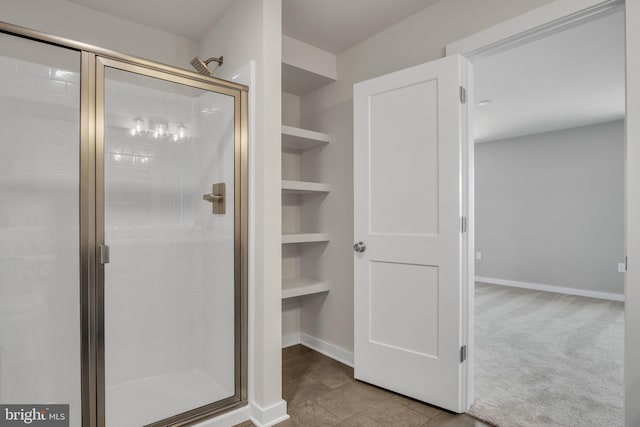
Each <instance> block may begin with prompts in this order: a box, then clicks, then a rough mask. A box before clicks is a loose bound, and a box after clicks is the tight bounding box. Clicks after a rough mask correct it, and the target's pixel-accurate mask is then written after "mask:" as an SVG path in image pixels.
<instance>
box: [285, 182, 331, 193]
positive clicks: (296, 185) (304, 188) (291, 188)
mask: <svg viewBox="0 0 640 427" xmlns="http://www.w3.org/2000/svg"><path fill="white" fill-rule="evenodd" d="M282 191H284V192H287V193H291V194H311V193H328V192H329V191H330V188H329V184H323V183H321V182H307V181H286V180H283V181H282Z"/></svg>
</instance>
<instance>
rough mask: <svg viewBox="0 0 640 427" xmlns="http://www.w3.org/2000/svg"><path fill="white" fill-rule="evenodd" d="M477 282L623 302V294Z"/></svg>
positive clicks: (486, 279)
mask: <svg viewBox="0 0 640 427" xmlns="http://www.w3.org/2000/svg"><path fill="white" fill-rule="evenodd" d="M475 280H476V282H483V283H491V284H492V285H501V286H511V287H513V288H523V289H532V290H535V291H545V292H554V293H556V294H567V295H579V296H582V297H590V298H598V299H606V300H610V301H623V302H624V295H623V294H614V293H611V292H598V291H587V290H584V289H576V288H563V287H561V286H553V285H542V284H540V283H529V282H517V281H515V280H505V279H494V278H493V277H480V276H476V277H475Z"/></svg>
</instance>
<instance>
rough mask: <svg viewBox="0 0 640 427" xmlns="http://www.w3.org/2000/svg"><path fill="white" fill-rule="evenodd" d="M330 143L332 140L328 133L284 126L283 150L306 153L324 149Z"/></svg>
mask: <svg viewBox="0 0 640 427" xmlns="http://www.w3.org/2000/svg"><path fill="white" fill-rule="evenodd" d="M329 142H331V138H330V137H329V135H327V134H326V133H321V132H314V131H311V130H306V129H300V128H296V127H293V126H287V125H282V148H283V149H288V150H297V151H305V150H309V149H311V148H316V147H322V146H324V145H326V144H328V143H329Z"/></svg>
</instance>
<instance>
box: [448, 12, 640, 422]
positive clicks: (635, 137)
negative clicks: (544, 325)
mask: <svg viewBox="0 0 640 427" xmlns="http://www.w3.org/2000/svg"><path fill="white" fill-rule="evenodd" d="M623 7H625V2H624V0H556V1H554V2H553V3H550V4H548V5H545V6H542V7H540V8H538V9H534V10H532V11H530V12H528V13H526V14H524V15H521V16H518V17H516V18H513V19H510V20H508V21H505V22H503V23H501V24H498V25H496V26H493V27H490V28H488V29H486V30H483V31H480V32H478V33H476V34H473V35H471V36H469V37H466V38H464V39H462V40H459V41H456V42H454V43H450V44H448V45H447V47H446V54H447V56H449V55H453V54H460V55H462V56H464V57H466V58H467V59H469V60H470V61H472V62H473V60H474V59H476V58H480V57H486V56H491V55H493V54H496V53H498V52H502V51H505V50H508V49H511V48H513V47H515V46H518V45H520V44H523V43H526V42H529V41H532V40H535V39H538V38H542V37H545V36H547V35H549V34H552V33H554V32H557V31H561V30H563V29H566V28H568V27H570V26H573V25H577V24H579V23H582V22H585V21H587V20H591V19H596V18H598V17H601V16H603V15H605V14H608V13H612V12H613V11H616V10H619V9H620V8H623ZM625 13H626V22H627V25H626V43H627V46H626V105H627V111H626V122H625V125H626V126H625V127H626V138H625V139H626V140H625V153H626V154H625V155H626V159H625V163H626V170H625V175H626V176H625V200H626V202H625V230H626V232H625V239H626V241H625V246H626V247H625V252H626V255H627V258H628V260H629V264H630V265H631V269H629V270H628V271H627V273H626V274H625V300H626V303H625V324H626V325H632V324H637V323H638V322H640V270H635V271H634V270H633V266H634V265H637V264H636V260H638V262H640V224H639V223H638V222H636V223H634V222H633V221H629V220H628V218H638V217H640V185H638V182H639V180H640V168H639V167H638V166H637V165H638V164H639V162H640V52H639V51H640V45H638V42H639V41H640V29H639V28H638V27H639V26H638V22H640V4H639V3H638V2H637V1H628V2H627V4H626V9H625ZM470 98H471V100H470V102H472V94H471V96H470ZM472 151H473V150H472ZM471 167H472V166H471ZM470 176H471V177H473V171H472V170H470ZM472 180H473V178H472ZM472 184H473V183H471V185H470V190H469V194H464V195H463V197H466V199H467V201H468V203H469V204H470V206H473V185H472ZM469 215H470V218H469V222H470V226H471V228H470V233H469V234H470V235H471V236H470V242H469V245H470V247H471V248H470V253H473V250H474V248H473V235H472V233H473V220H474V217H473V211H472V210H471V209H470V212H469ZM473 264H474V258H473V257H469V266H468V268H470V271H473ZM468 292H469V294H470V295H473V276H471V277H470V278H469V283H468ZM471 298H472V297H471ZM466 315H467V319H463V321H466V322H465V323H466V324H467V327H468V330H469V331H473V305H472V304H470V305H469V310H468V311H467V313H466ZM631 329H632V328H625V372H624V387H625V425H626V426H627V427H632V426H637V425H640V406H639V405H637V402H640V366H639V364H638V362H637V361H638V360H640V336H638V334H637V333H636V334H633V333H632V332H631ZM469 335H470V336H469V337H468V342H469V347H470V348H469V350H470V353H469V356H470V360H469V364H468V365H469V367H468V372H467V375H468V376H469V378H468V382H467V387H468V391H467V396H470V399H469V401H468V402H467V403H468V405H467V407H468V406H470V405H471V404H472V403H473V357H474V353H473V336H472V335H473V334H472V333H469ZM634 362H635V363H634Z"/></svg>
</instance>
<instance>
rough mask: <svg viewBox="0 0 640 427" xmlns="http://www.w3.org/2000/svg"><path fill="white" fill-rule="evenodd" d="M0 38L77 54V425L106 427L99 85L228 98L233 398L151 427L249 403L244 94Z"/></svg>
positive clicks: (68, 44) (185, 74) (208, 81)
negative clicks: (117, 74) (131, 80)
mask: <svg viewBox="0 0 640 427" xmlns="http://www.w3.org/2000/svg"><path fill="white" fill-rule="evenodd" d="M0 32H1V33H6V34H9V35H13V36H18V37H22V38H27V39H31V40H34V41H36V42H42V43H47V44H50V45H54V46H59V47H62V48H67V49H71V50H75V51H78V52H80V54H81V73H80V74H81V75H80V103H81V105H80V183H79V185H80V206H79V208H80V233H79V240H80V254H79V260H80V289H79V294H78V297H79V298H80V301H81V304H80V307H81V313H79V315H80V316H79V318H80V322H81V323H80V328H81V341H82V345H81V347H82V348H81V349H78V350H79V351H80V352H81V371H82V383H81V388H82V391H81V392H82V426H83V427H106V420H105V381H104V378H105V360H104V354H105V348H104V265H103V264H101V263H100V262H99V259H98V258H99V257H98V248H99V246H101V245H104V244H105V241H104V237H105V220H104V208H105V206H104V95H105V94H104V86H105V84H104V80H105V69H106V68H107V67H108V68H114V69H118V70H121V71H126V72H131V73H135V74H138V75H142V76H147V77H151V78H156V79H160V80H165V81H168V82H172V83H177V84H181V85H185V86H191V87H194V88H198V89H202V90H206V91H210V92H215V93H220V94H223V95H227V96H231V97H233V98H234V179H235V185H234V188H235V194H234V201H235V205H234V260H235V261H234V325H235V326H234V343H235V344H234V346H235V348H234V379H235V393H234V395H233V396H231V397H229V398H226V399H223V400H220V401H218V402H212V403H211V404H208V405H205V406H202V407H200V408H196V409H193V410H190V411H188V412H184V413H182V414H178V415H175V416H173V417H170V418H167V419H164V420H161V421H158V422H155V423H153V424H150V425H149V426H148V427H163V426H172V427H179V426H180V427H182V426H189V425H193V424H195V423H198V422H201V421H204V420H205V419H207V418H210V417H212V416H214V415H216V414H219V413H222V412H226V411H230V410H232V409H235V408H238V407H241V406H244V405H246V403H247V345H248V339H247V322H248V318H247V304H248V297H247V286H248V262H247V255H248V157H247V155H248V96H247V91H248V88H247V87H246V86H244V85H240V84H237V83H234V82H229V81H226V80H222V79H217V78H214V77H208V76H204V75H201V74H197V73H194V72H191V71H188V70H183V69H180V68H176V67H171V66H168V65H164V64H160V63H157V62H154V61H149V60H145V59H141V58H137V57H134V56H130V55H125V54H120V53H117V52H113V51H110V50H107V49H102V48H99V47H95V46H91V45H88V44H85V43H80V42H76V41H73V40H68V39H65V38H61V37H57V36H51V35H48V34H45V33H41V32H38V31H34V30H31V29H28V28H24V27H19V26H16V25H13V24H8V23H4V22H0Z"/></svg>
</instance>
